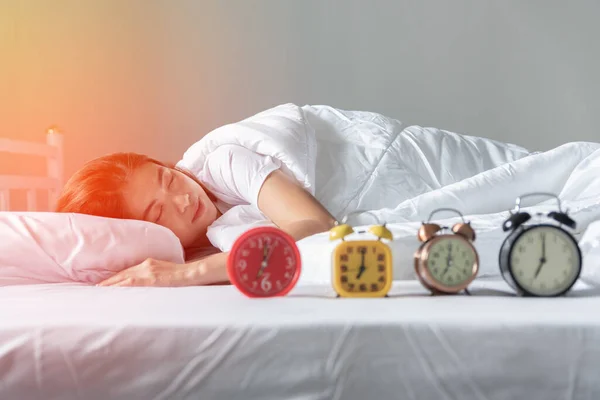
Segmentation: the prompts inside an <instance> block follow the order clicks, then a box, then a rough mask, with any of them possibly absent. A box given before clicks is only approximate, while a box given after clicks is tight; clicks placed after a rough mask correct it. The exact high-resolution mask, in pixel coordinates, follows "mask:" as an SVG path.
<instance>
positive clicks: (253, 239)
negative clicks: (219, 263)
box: [227, 227, 301, 297]
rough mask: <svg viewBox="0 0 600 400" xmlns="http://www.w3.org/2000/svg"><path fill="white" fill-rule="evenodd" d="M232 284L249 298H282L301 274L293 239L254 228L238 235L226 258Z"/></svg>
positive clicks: (268, 229) (276, 230) (276, 231)
mask: <svg viewBox="0 0 600 400" xmlns="http://www.w3.org/2000/svg"><path fill="white" fill-rule="evenodd" d="M227 268H228V274H229V277H230V280H231V282H232V283H233V284H234V285H235V286H236V287H237V288H238V289H239V290H240V291H241V292H243V293H244V294H246V295H248V296H250V297H271V296H282V295H284V294H286V293H287V292H289V291H290V290H291V289H292V288H293V287H294V286H295V284H296V282H297V280H298V277H299V275H300V268H301V261H300V253H299V251H298V248H297V247H296V243H295V241H294V240H293V238H292V237H290V236H289V235H287V234H286V233H284V232H283V231H281V230H279V229H277V228H271V227H261V228H254V229H252V230H250V231H248V232H246V233H245V234H244V235H242V236H240V238H238V240H237V241H236V243H235V244H234V246H233V247H232V249H231V251H230V253H229V257H228V265H227Z"/></svg>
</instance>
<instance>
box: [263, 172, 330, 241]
mask: <svg viewBox="0 0 600 400" xmlns="http://www.w3.org/2000/svg"><path fill="white" fill-rule="evenodd" d="M258 208H259V209H260V210H261V212H262V213H263V214H265V215H266V216H267V217H268V218H269V219H270V220H271V221H272V222H273V223H274V224H275V225H277V226H278V227H279V228H281V229H282V230H283V231H285V232H287V233H288V234H290V235H291V236H292V237H293V238H294V239H296V240H300V239H303V238H305V237H307V236H310V235H314V234H315V233H321V232H325V231H327V230H329V229H331V228H332V227H333V226H334V224H335V218H334V217H333V216H332V215H331V214H330V213H329V212H328V211H327V210H326V209H325V207H323V206H322V205H321V203H319V202H318V201H317V199H315V198H314V197H313V196H312V195H311V194H310V193H309V192H307V191H306V190H305V189H304V188H303V187H301V186H300V185H299V184H298V182H296V181H295V180H293V179H292V178H290V177H288V176H287V175H285V174H284V173H283V172H282V171H281V170H276V171H273V172H272V173H271V174H270V175H269V176H268V177H267V178H266V179H265V181H264V183H263V185H262V187H261V189H260V192H259V193H258Z"/></svg>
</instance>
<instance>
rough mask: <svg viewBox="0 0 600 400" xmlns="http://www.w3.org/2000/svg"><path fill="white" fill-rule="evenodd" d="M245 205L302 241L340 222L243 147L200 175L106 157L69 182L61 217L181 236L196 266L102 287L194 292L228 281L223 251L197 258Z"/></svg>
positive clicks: (165, 267) (140, 268) (146, 271)
mask: <svg viewBox="0 0 600 400" xmlns="http://www.w3.org/2000/svg"><path fill="white" fill-rule="evenodd" d="M207 187H210V188H213V190H212V191H211V190H209V189H207ZM243 204H255V205H256V206H257V208H258V210H260V212H262V213H263V214H264V216H265V217H266V218H268V219H269V220H270V221H272V222H273V223H274V224H276V225H277V226H278V227H279V228H281V229H282V230H284V231H285V232H287V233H289V234H290V235H291V236H292V237H293V238H294V239H296V240H300V239H302V238H304V237H306V236H309V235H312V234H315V233H319V232H323V231H326V230H328V229H330V228H331V227H332V226H333V224H334V222H335V220H334V218H333V217H332V216H331V215H330V214H329V212H328V211H327V210H326V209H325V208H324V207H323V206H322V205H321V204H320V203H319V202H318V201H317V200H316V199H315V198H314V197H313V196H312V195H311V194H310V193H309V192H308V191H306V190H305V189H304V188H303V187H301V186H300V185H299V184H298V182H297V181H295V180H294V179H293V178H290V177H289V176H288V175H286V174H284V173H283V172H282V171H281V169H279V168H278V167H277V164H276V163H275V162H274V161H273V160H272V159H271V157H268V156H262V155H258V154H256V153H253V152H251V151H249V150H245V149H242V148H237V149H227V148H225V149H224V150H219V152H216V153H214V154H213V155H211V157H210V158H209V160H208V162H206V163H205V164H204V168H203V169H202V172H201V173H200V174H199V175H198V176H195V175H193V174H192V173H190V172H189V171H188V170H185V169H183V168H182V167H179V166H173V165H167V164H165V163H162V162H160V161H157V160H154V159H152V158H149V157H147V156H144V155H140V154H135V153H116V154H111V155H108V156H104V157H100V158H98V159H95V160H92V161H90V162H88V163H87V164H85V165H84V166H83V168H81V169H80V170H79V171H77V172H76V173H75V174H74V175H73V176H72V177H71V178H70V179H69V181H68V182H67V184H66V185H65V187H64V189H63V193H62V195H61V197H60V199H59V201H58V205H57V211H59V212H76V213H84V214H91V215H97V216H103V217H109V218H127V219H137V220H144V221H149V222H153V223H156V224H159V225H162V226H164V227H166V228H168V229H170V230H171V231H172V232H173V233H175V235H176V236H177V237H178V238H179V240H180V241H181V244H182V246H183V248H184V249H185V251H186V259H188V260H190V261H188V262H187V263H186V264H175V263H172V262H167V261H162V260H154V259H148V260H146V261H144V262H143V263H141V264H139V265H136V266H132V267H131V268H128V269H125V270H123V271H121V272H119V273H117V274H116V275H114V276H112V277H110V278H109V279H107V280H105V281H103V282H101V283H100V285H101V286H192V285H210V284H217V283H226V282H227V280H228V278H227V271H226V260H227V252H219V251H218V250H216V249H215V250H214V251H213V254H209V255H205V256H204V257H195V253H198V252H201V253H202V252H204V253H206V249H207V248H208V249H211V248H212V245H211V243H210V242H209V240H208V239H207V229H208V227H209V226H210V225H211V224H213V223H214V222H215V221H216V220H217V219H219V218H220V217H222V214H223V213H224V212H226V211H227V210H229V209H231V208H232V207H234V206H237V205H243ZM209 252H210V251H209ZM195 258H196V259H195Z"/></svg>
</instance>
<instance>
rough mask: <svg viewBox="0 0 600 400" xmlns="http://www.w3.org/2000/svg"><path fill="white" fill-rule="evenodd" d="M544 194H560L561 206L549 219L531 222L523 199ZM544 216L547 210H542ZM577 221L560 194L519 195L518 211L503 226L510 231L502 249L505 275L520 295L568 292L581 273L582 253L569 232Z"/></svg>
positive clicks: (502, 267)
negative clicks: (563, 208) (524, 208)
mask: <svg viewBox="0 0 600 400" xmlns="http://www.w3.org/2000/svg"><path fill="white" fill-rule="evenodd" d="M535 195H538V196H539V195H543V196H551V197H554V198H556V200H557V202H558V210H557V211H551V212H549V213H548V214H547V215H545V217H547V219H548V220H549V221H548V222H546V223H544V222H539V223H531V222H530V221H531V218H532V217H531V215H530V214H529V213H526V212H523V211H521V207H520V205H521V199H522V198H525V197H528V196H535ZM538 216H540V217H543V216H544V214H542V213H538ZM575 227H576V223H575V221H574V220H573V219H572V218H571V217H569V215H568V213H567V211H563V210H562V208H561V203H560V199H559V198H558V196H556V195H554V194H551V193H530V194H527V195H524V196H521V197H519V198H517V201H516V207H515V210H514V211H511V212H510V216H509V218H508V219H507V220H506V221H504V223H503V225H502V229H503V230H504V231H505V232H508V231H510V234H509V235H508V236H507V237H506V239H505V240H504V242H503V243H502V247H501V248H500V253H499V264H500V272H501V274H502V277H503V278H504V280H505V281H506V283H508V285H509V286H511V287H512V288H513V289H514V290H515V291H516V292H517V293H518V294H519V295H523V296H536V297H553V296H560V295H563V294H565V293H566V292H568V291H569V290H570V289H571V287H572V286H573V285H574V284H575V282H576V281H577V279H578V278H579V275H580V273H581V265H582V257H581V250H580V249H579V245H578V244H577V240H575V238H574V237H573V235H572V234H571V233H570V232H569V230H573V229H575Z"/></svg>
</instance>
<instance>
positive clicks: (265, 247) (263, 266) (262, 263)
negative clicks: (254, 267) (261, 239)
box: [256, 243, 271, 278]
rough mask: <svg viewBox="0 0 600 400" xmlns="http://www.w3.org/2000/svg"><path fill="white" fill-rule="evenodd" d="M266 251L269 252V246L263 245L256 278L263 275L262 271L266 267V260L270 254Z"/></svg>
mask: <svg viewBox="0 0 600 400" xmlns="http://www.w3.org/2000/svg"><path fill="white" fill-rule="evenodd" d="M268 251H269V246H267V244H266V243H265V245H264V246H263V259H262V262H261V263H260V269H259V270H258V273H257V274H256V277H257V278H260V277H261V275H262V274H263V271H264V270H265V268H266V267H267V264H268V262H267V261H268V258H269V257H270V256H271V253H270V252H268Z"/></svg>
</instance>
